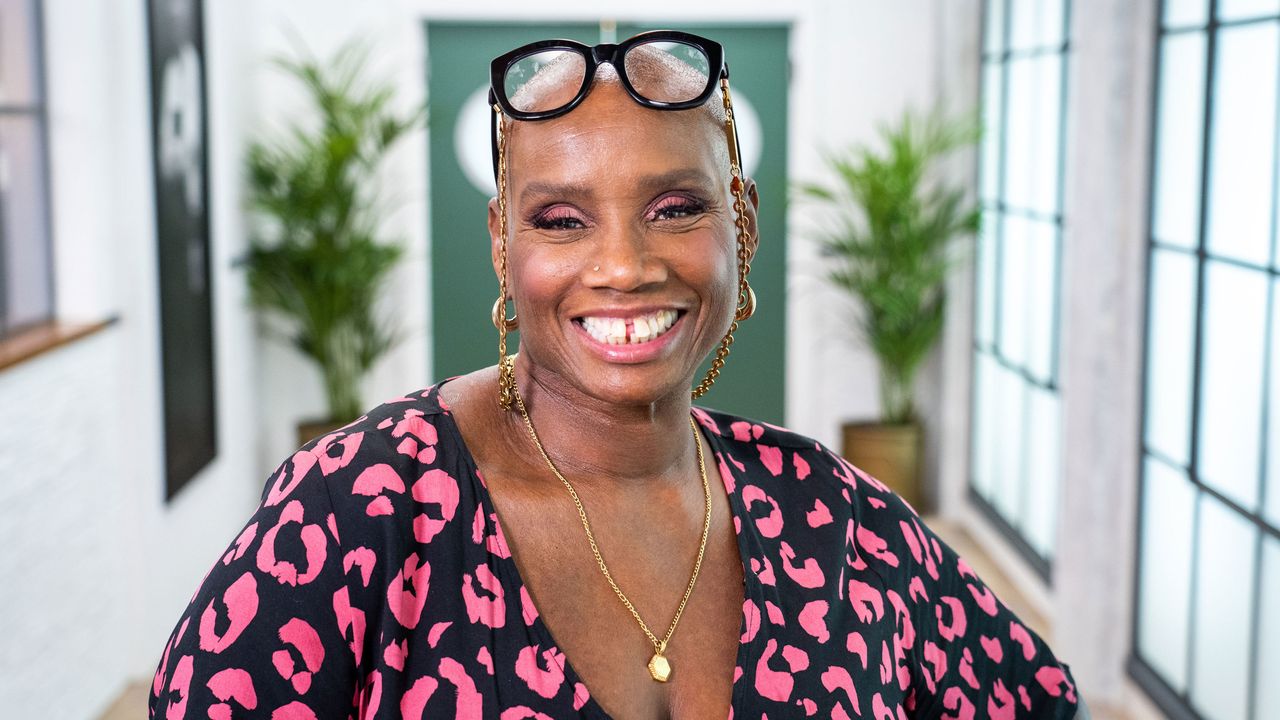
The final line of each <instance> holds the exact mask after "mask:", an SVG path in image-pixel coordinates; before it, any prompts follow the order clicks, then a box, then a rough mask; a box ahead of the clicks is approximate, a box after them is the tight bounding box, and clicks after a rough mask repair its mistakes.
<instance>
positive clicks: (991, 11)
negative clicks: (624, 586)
mask: <svg viewBox="0 0 1280 720" xmlns="http://www.w3.org/2000/svg"><path fill="white" fill-rule="evenodd" d="M1004 3H1005V0H987V2H985V3H983V4H984V5H985V6H986V15H987V17H986V20H987V26H986V29H985V30H984V31H983V33H984V38H983V45H985V46H986V51H987V52H988V53H998V52H1000V51H1001V50H1003V49H1004Z"/></svg>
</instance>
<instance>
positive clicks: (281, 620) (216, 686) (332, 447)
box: [149, 436, 363, 718]
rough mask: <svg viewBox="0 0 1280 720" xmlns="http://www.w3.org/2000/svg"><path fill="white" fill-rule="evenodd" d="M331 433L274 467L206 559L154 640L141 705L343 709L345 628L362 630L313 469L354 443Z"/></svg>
mask: <svg viewBox="0 0 1280 720" xmlns="http://www.w3.org/2000/svg"><path fill="white" fill-rule="evenodd" d="M348 437H351V436H348ZM334 438H335V436H329V437H328V438H324V439H322V440H321V441H320V442H319V444H317V445H316V446H314V447H311V448H304V449H303V450H300V451H298V453H296V454H295V455H294V456H293V457H292V458H290V459H289V460H288V461H286V462H285V463H284V464H283V465H282V466H281V467H280V468H279V470H277V472H276V473H275V474H274V475H273V476H272V478H271V480H270V481H269V482H268V486H267V489H266V491H265V492H264V495H263V499H262V503H261V505H260V506H259V507H258V509H257V511H256V512H255V513H254V515H253V517H251V518H250V519H249V522H248V523H247V524H246V525H245V527H244V529H243V530H242V531H241V532H240V534H239V535H238V537H236V539H235V540H234V541H233V542H232V543H231V545H230V546H229V547H228V548H227V550H226V552H225V553H223V555H221V556H220V557H219V558H218V559H217V560H216V561H215V562H214V565H213V568H212V569H211V570H210V571H209V573H208V575H207V576H206V577H205V579H204V581H203V582H202V583H201V585H200V587H199V588H198V589H197V591H196V593H195V595H194V596H193V597H192V599H191V603H190V604H189V605H188V606H187V608H186V610H185V611H183V613H182V615H181V617H180V618H179V620H178V623H177V626H176V627H175V628H174V631H173V633H172V634H171V635H170V638H169V642H168V644H167V645H166V646H165V649H164V653H163V655H162V658H161V660H160V664H159V667H158V668H157V671H156V676H155V680H154V682H153V684H152V688H151V697H150V701H149V706H150V712H149V717H152V718H164V717H181V716H183V713H184V712H185V716H186V717H206V716H207V717H232V716H235V717H240V716H241V715H242V714H243V713H245V712H246V711H249V712H252V713H254V716H255V717H256V716H258V715H259V714H260V715H261V716H262V717H268V716H270V715H271V714H273V713H274V712H275V711H276V710H278V709H280V708H284V707H288V708H289V710H288V711H286V712H291V713H293V714H290V715H289V717H346V716H347V715H348V712H349V711H350V709H351V707H352V699H353V697H354V695H355V689H356V677H357V675H356V664H357V663H356V659H355V655H354V651H355V649H356V648H355V646H354V644H353V643H351V642H349V638H353V637H360V636H362V635H363V629H362V627H359V626H360V625H363V613H362V612H361V611H360V610H357V609H353V607H352V602H353V600H357V599H356V598H354V597H353V593H354V592H355V589H354V588H349V587H348V584H347V581H346V573H345V571H344V568H343V564H344V563H343V552H342V547H341V545H340V543H339V540H338V537H339V535H338V533H339V530H338V525H337V520H336V519H335V516H334V511H333V505H332V502H331V499H330V497H329V491H328V486H327V484H326V479H325V476H326V475H327V474H328V472H337V471H340V470H341V468H339V467H335V465H337V464H338V463H340V462H342V459H343V458H345V459H346V461H347V462H350V460H351V457H350V456H351V455H354V450H352V451H351V452H350V453H346V452H344V451H345V450H347V449H348V448H349V446H350V445H351V444H352V443H346V444H345V445H344V444H343V443H344V442H345V441H344V440H334ZM326 441H328V442H326ZM354 444H355V445H357V446H358V445H359V443H358V442H356V443H354ZM330 455H336V456H338V458H336V459H335V458H332V457H330ZM308 713H310V714H309V715H308Z"/></svg>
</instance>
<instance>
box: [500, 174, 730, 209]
mask: <svg viewBox="0 0 1280 720" xmlns="http://www.w3.org/2000/svg"><path fill="white" fill-rule="evenodd" d="M597 184H598V183H595V182H588V183H584V182H569V183H558V182H549V181H545V180H534V181H533V182H530V183H529V184H528V185H526V186H525V187H524V190H523V191H522V192H521V193H520V201H521V202H528V201H529V200H530V198H538V197H568V198H586V199H590V198H592V197H593V196H594V195H595V187H596V185H597ZM690 185H700V186H704V187H707V186H710V185H712V181H711V178H710V177H709V176H708V175H707V174H706V173H705V172H703V171H702V170H700V169H698V168H680V169H677V170H672V171H670V172H665V173H660V174H658V175H648V176H645V177H643V178H640V180H639V182H637V183H636V187H637V188H639V189H641V190H656V189H659V188H669V187H679V186H686V187H687V186H690Z"/></svg>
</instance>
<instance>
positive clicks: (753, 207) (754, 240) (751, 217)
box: [746, 178, 760, 262]
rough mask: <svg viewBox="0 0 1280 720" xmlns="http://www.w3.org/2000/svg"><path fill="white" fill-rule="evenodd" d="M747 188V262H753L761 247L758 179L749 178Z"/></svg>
mask: <svg viewBox="0 0 1280 720" xmlns="http://www.w3.org/2000/svg"><path fill="white" fill-rule="evenodd" d="M746 188H747V192H746V196H747V233H748V236H749V238H750V239H749V240H748V242H747V262H751V258H753V257H755V254H756V250H757V249H759V247H760V223H759V210H760V191H759V189H758V188H757V187H756V181H755V180H752V179H751V178H747V181H746Z"/></svg>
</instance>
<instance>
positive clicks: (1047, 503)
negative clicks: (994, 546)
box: [1023, 387, 1062, 558]
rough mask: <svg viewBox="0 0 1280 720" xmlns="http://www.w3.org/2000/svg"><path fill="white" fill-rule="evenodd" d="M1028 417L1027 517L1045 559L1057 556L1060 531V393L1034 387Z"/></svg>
mask: <svg viewBox="0 0 1280 720" xmlns="http://www.w3.org/2000/svg"><path fill="white" fill-rule="evenodd" d="M1028 393H1029V396H1030V397H1029V398H1028V400H1029V405H1030V407H1029V417H1028V419H1027V435H1028V438H1027V452H1028V457H1027V471H1026V477H1025V479H1024V482H1025V484H1026V486H1027V490H1026V492H1027V504H1026V513H1027V514H1026V517H1025V518H1023V520H1024V523H1023V529H1024V531H1025V532H1026V536H1027V542H1029V543H1031V547H1033V548H1035V549H1036V552H1038V553H1040V554H1041V555H1042V556H1044V557H1045V558H1049V557H1051V556H1052V555H1053V546H1054V540H1055V538H1056V535H1055V533H1056V532H1057V530H1058V522H1057V520H1058V512H1057V510H1058V476H1059V469H1060V468H1061V466H1062V458H1061V455H1060V447H1061V438H1060V437H1059V433H1060V432H1061V430H1060V428H1059V417H1060V416H1059V412H1058V396H1057V395H1055V394H1054V393H1051V392H1049V391H1047V390H1044V389H1041V388H1037V387H1031V388H1029V389H1028Z"/></svg>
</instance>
